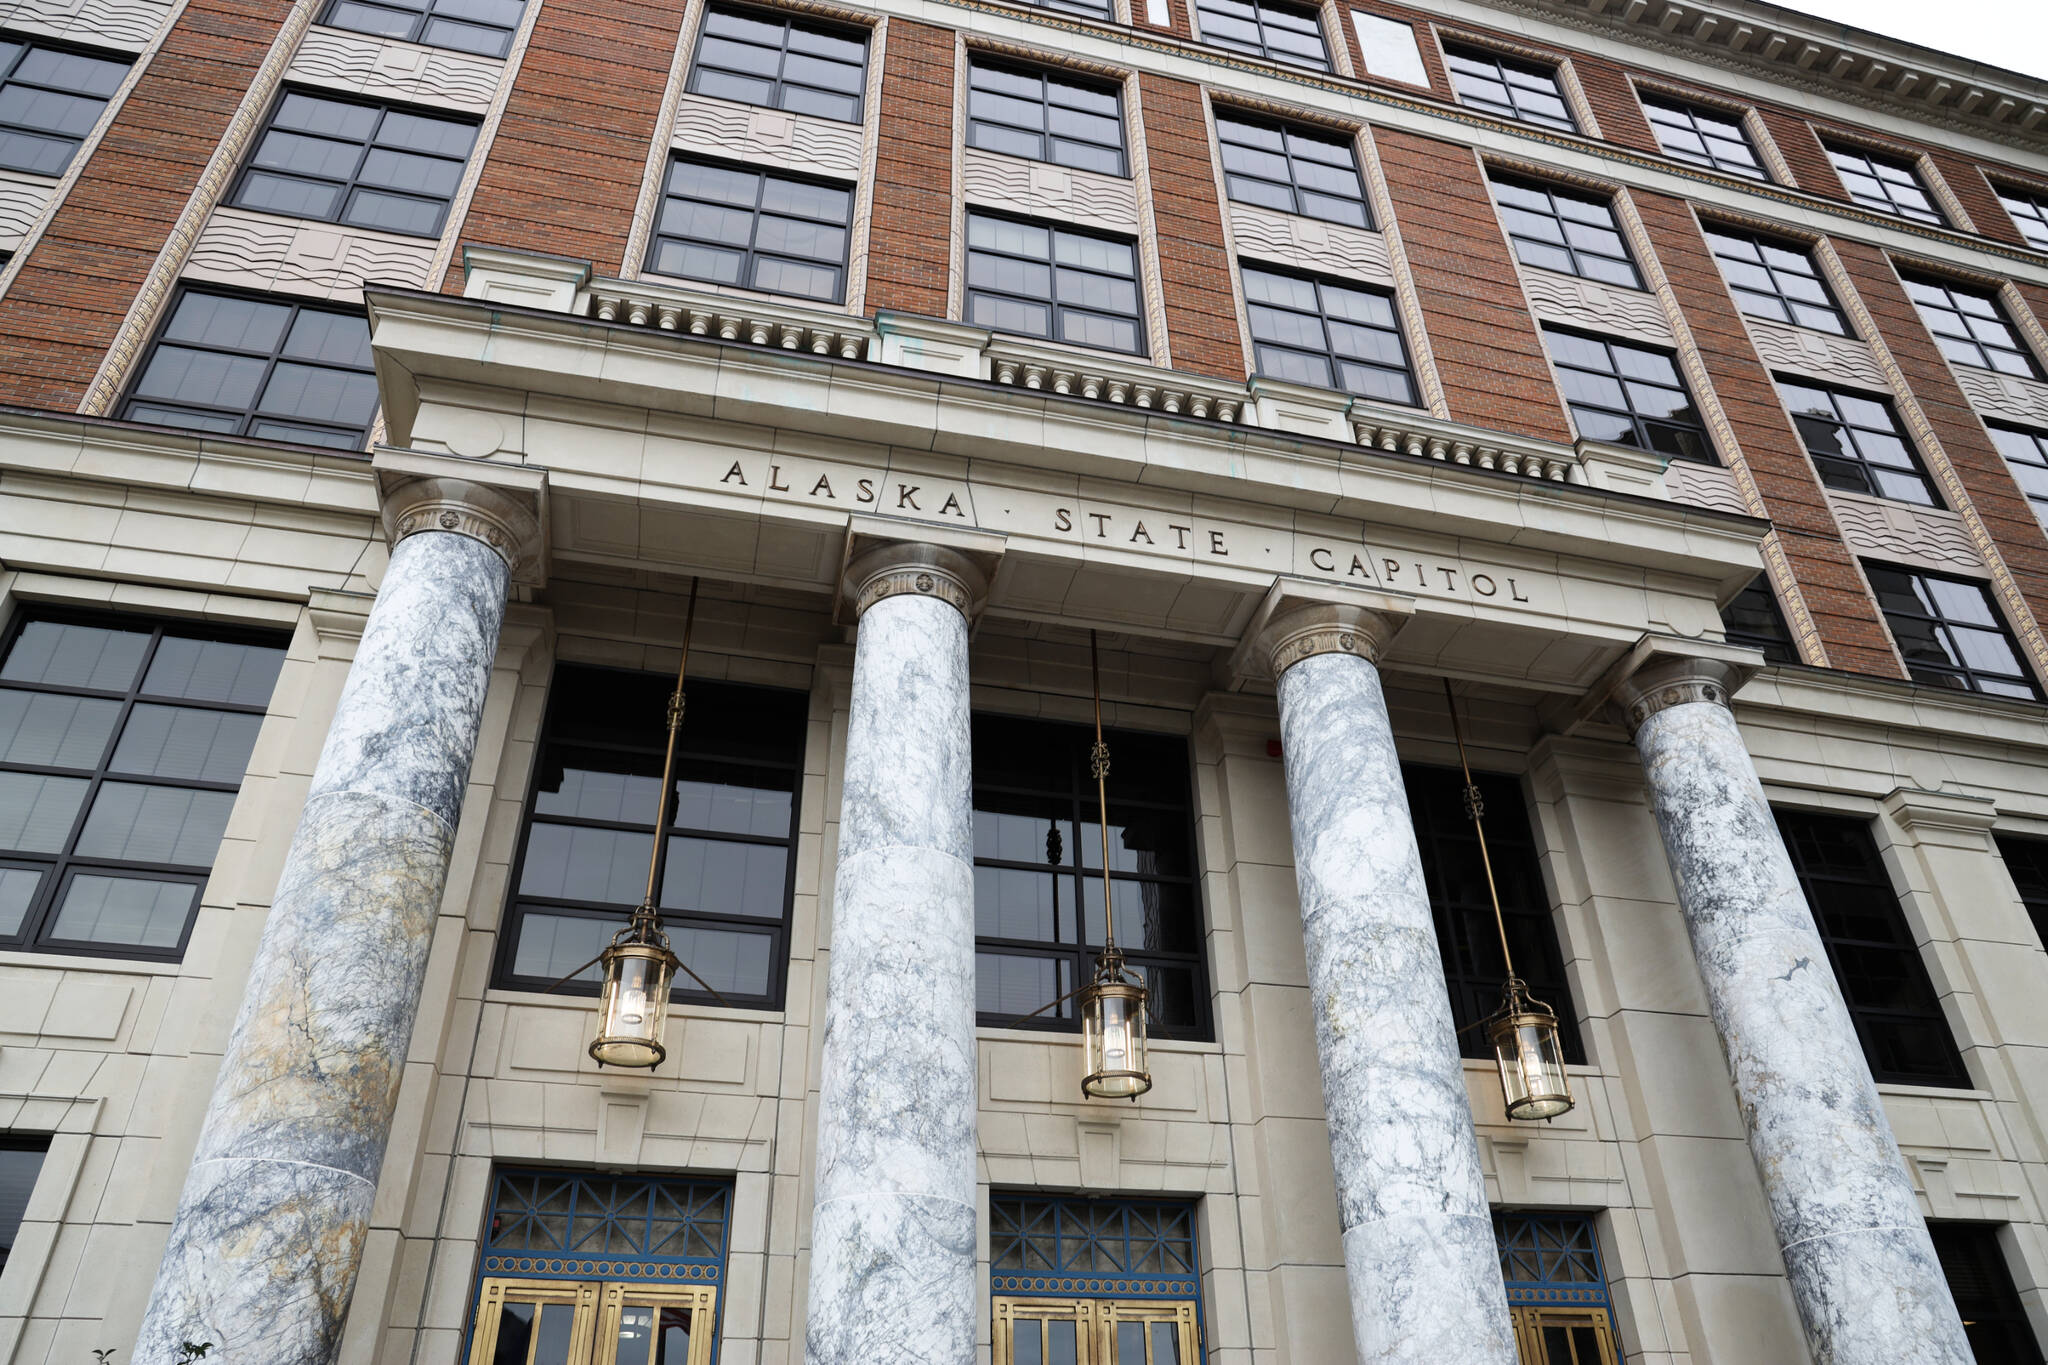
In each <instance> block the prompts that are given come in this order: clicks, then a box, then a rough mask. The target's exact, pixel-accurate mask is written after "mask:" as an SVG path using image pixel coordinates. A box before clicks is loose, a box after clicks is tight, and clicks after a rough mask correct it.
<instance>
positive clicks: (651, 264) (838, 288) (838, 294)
mask: <svg viewBox="0 0 2048 1365" xmlns="http://www.w3.org/2000/svg"><path fill="white" fill-rule="evenodd" d="M678 165H691V166H709V167H713V168H716V169H718V170H723V171H738V172H741V173H743V174H746V175H751V176H753V177H754V204H753V207H752V208H750V209H748V210H747V213H748V214H749V223H748V227H747V244H746V246H745V247H744V248H740V247H734V246H730V245H728V244H727V243H724V242H713V241H710V240H708V239H705V238H701V237H679V236H676V235H675V234H673V233H665V232H663V231H661V217H662V210H663V209H665V208H666V207H667V206H668V204H669V201H671V200H677V201H681V202H695V203H711V202H713V201H711V200H703V199H694V200H693V199H692V197H691V196H689V195H683V194H677V193H675V192H674V191H672V190H671V189H669V179H670V177H671V176H673V175H674V174H675V168H676V167H677V166H678ZM770 180H783V181H787V182H789V183H791V184H798V185H815V186H818V187H819V188H822V189H830V190H836V191H838V192H840V193H843V194H844V195H845V196H846V221H845V222H843V223H834V222H832V221H831V220H829V219H825V218H801V219H797V220H796V221H800V222H807V223H819V224H822V225H824V226H827V227H836V228H838V229H839V231H840V232H841V233H842V234H844V239H843V245H844V248H845V252H844V253H843V254H841V256H840V258H839V260H838V261H837V262H829V261H821V260H818V259H816V258H814V257H808V256H791V255H788V254H787V253H784V252H780V251H763V250H762V249H761V248H760V247H758V246H756V245H755V243H756V242H757V241H759V239H760V236H761V216H762V211H761V200H762V198H763V197H764V196H765V195H766V194H767V192H768V182H769V181H770ZM855 190H856V187H855V186H853V185H849V184H847V183H846V182H844V181H839V180H831V179H827V178H826V177H824V176H816V175H800V174H797V173H795V172H791V171H785V170H783V169H781V168H780V167H771V166H757V165H749V164H747V163H745V162H739V161H726V160H722V159H720V158H718V157H710V156H695V155H692V154H689V153H686V152H671V153H669V157H668V163H667V167H666V169H665V170H663V172H662V182H661V190H660V192H659V194H658V196H657V198H656V199H655V204H654V228H653V230H652V231H651V232H649V234H648V239H647V255H646V258H645V259H646V265H645V267H644V268H645V269H646V271H647V273H648V274H650V275H653V276H656V277H657V278H661V279H671V280H697V279H703V278H704V277H702V276H698V275H672V274H670V273H669V272H668V271H665V270H661V269H659V268H658V267H657V266H656V264H655V262H656V260H657V259H658V258H659V257H660V254H661V247H662V243H664V242H678V243H682V244H685V245H689V244H696V245H700V246H706V247H711V248H714V249H716V250H720V251H738V252H739V253H740V278H739V280H738V281H736V282H728V281H725V280H706V281H705V282H706V283H709V284H716V285H721V286H724V287H726V288H730V289H752V290H755V291H757V292H759V293H764V294H774V295H775V296H776V297H778V298H790V299H808V300H810V301H811V302H813V303H832V304H842V303H844V302H845V301H846V276H847V269H848V257H849V255H850V253H851V252H852V250H853V216H854V212H855V207H854V201H855V198H856V194H855ZM721 207H724V208H730V209H736V208H738V207H739V206H738V205H736V204H724V205H721ZM775 216H776V217H792V216H793V215H788V214H777V215H775ZM763 260H771V261H791V262H794V263H796V264H799V265H803V266H806V267H809V268H812V269H817V270H830V271H831V272H832V279H833V290H832V297H831V298H830V299H820V298H818V297H817V296H815V295H812V294H787V293H783V292H782V291H781V290H774V289H763V288H762V287H761V286H760V285H758V284H756V283H754V279H755V276H756V275H757V273H758V267H759V265H760V263H761V262H762V261H763Z"/></svg>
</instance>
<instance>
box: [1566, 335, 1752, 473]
mask: <svg viewBox="0 0 2048 1365" xmlns="http://www.w3.org/2000/svg"><path fill="white" fill-rule="evenodd" d="M1543 340H1544V343H1545V344H1546V345H1547V346H1548V347H1549V348H1550V361H1551V364H1552V365H1553V366H1554V367H1555V369H1556V370H1557V384H1558V387H1559V388H1561V389H1563V390H1564V397H1565V403H1566V405H1567V406H1568V407H1569V408H1570V409H1571V414H1572V424H1573V425H1574V426H1575V427H1577V428H1578V432H1579V435H1580V436H1581V437H1583V438H1585V439H1587V440H1593V441H1611V442H1613V443H1614V444H1615V445H1621V446H1640V447H1642V448H1643V449H1645V450H1660V451H1662V452H1664V453H1665V454H1666V455H1670V456H1672V457H1673V458H1675V459H1681V460H1697V461H1699V462H1700V463H1701V464H1716V463H1718V461H1717V460H1716V459H1715V458H1714V447H1713V443H1712V442H1711V441H1709V440H1708V438H1707V429H1706V425H1705V423H1703V422H1702V421H1701V420H1700V414H1699V409H1697V408H1695V407H1694V406H1693V401H1692V395H1691V394H1690V393H1689V392H1687V390H1686V387H1685V380H1683V379H1682V378H1680V377H1679V374H1678V363H1677V361H1676V360H1675V359H1674V358H1673V356H1672V354H1671V352H1669V351H1660V350H1655V349H1652V348H1651V347H1648V346H1638V345H1635V344H1634V343H1632V342H1627V341H1616V340H1613V339H1611V338H1608V337H1596V336H1588V335H1586V334H1584V333H1581V332H1567V331H1565V330H1563V329H1562V328H1558V327H1549V326H1546V327H1545V328H1544V329H1543Z"/></svg>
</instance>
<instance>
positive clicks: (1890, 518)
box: [1827, 490, 1985, 575]
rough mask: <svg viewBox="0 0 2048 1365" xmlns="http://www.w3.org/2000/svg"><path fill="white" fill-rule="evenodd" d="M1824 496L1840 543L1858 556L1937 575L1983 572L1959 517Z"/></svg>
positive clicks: (1885, 502) (1849, 495) (1887, 500)
mask: <svg viewBox="0 0 2048 1365" xmlns="http://www.w3.org/2000/svg"><path fill="white" fill-rule="evenodd" d="M1827 498H1828V505H1829V506H1830V507H1832V508H1833V509H1834V512H1835V524H1836V525H1837V526H1839V527H1841V529H1842V539H1843V540H1845V541H1847V542H1848V545H1849V548H1850V549H1852V550H1854V551H1855V552H1856V553H1858V554H1859V555H1872V556H1875V557H1877V558H1879V559H1887V560H1891V561H1893V562H1897V563H1906V564H1911V565H1915V566H1917V567H1919V568H1923V569H1933V570H1935V571H1936V572H1938V573H1963V574H1971V575H1981V574H1983V573H1984V572H1985V567H1984V557H1983V556H1982V555H1981V554H1979V553H1978V552H1977V546H1976V543H1975V542H1974V541H1972V540H1971V539H1970V533H1969V530H1968V528H1966V527H1965V526H1964V525H1963V519H1962V518H1961V517H1959V516H1957V515H1956V514H1955V513H1954V512H1950V511H1948V510H1946V509H1944V508H1939V507H1917V506H1915V505H1913V504H1912V503H1906V502H1894V501H1892V500H1891V499H1890V498H1873V497H1866V496H1863V495H1861V494H1857V493H1843V492H1837V491H1834V490H1830V491H1829V492H1828V495H1827Z"/></svg>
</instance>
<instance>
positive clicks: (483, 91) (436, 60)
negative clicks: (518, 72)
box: [285, 26, 505, 118]
mask: <svg viewBox="0 0 2048 1365" xmlns="http://www.w3.org/2000/svg"><path fill="white" fill-rule="evenodd" d="M504 71H505V63H504V62H502V61H499V60H497V59H495V58H491V57H478V56H474V55H471V54H470V53H466V52H452V51H450V50H448V49H447V48H439V47H424V46H422V45H420V44H418V43H406V42H400V41H398V40H397V39H395V38H377V37H372V36H371V35H369V34H365V33H351V32H348V31H346V30H343V29H336V28H322V27H318V26H315V27H314V28H312V29H310V30H309V31H308V32H307V34H306V36H305V37H304V38H303V39H302V40H300V42H299V46H298V49H297V50H296V51H295V52H293V53H292V61H291V65H290V66H289V67H288V68H287V69H286V71H285V79H286V80H288V81H290V82H292V83H294V84H298V85H312V86H319V87H322V88H324V89H328V90H340V91H344V92H346V93H348V94H352V95H364V96H367V97H369V98H372V99H386V100H399V101H403V102H404V103H407V104H422V105H427V106H429V107H431V108H437V109H452V110H454V111H456V112H458V113H464V114H471V115H474V116H476V117H478V118H481V117H483V116H484V115H485V114H486V113H487V112H489V110H490V107H491V97H492V96H493V95H495V94H496V93H497V90H498V80H499V78H500V77H501V76H502V75H503V74H504Z"/></svg>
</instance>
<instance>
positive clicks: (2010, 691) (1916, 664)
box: [1863, 562, 2041, 701]
mask: <svg viewBox="0 0 2048 1365" xmlns="http://www.w3.org/2000/svg"><path fill="white" fill-rule="evenodd" d="M1863 571H1864V573H1865V575H1867V576H1868V577H1869V579H1870V587H1871V591H1873V592H1875V593H1876V594H1877V605H1878V608H1879V609H1880V610H1881V611H1883V612H1884V619H1885V623H1886V624H1887V625H1889V626H1890V627H1891V631H1892V639H1893V640H1894V641H1896V642H1897V644H1898V646H1899V653H1900V654H1901V655H1903V656H1904V657H1905V660H1906V671H1907V672H1908V673H1909V674H1911V675H1912V678H1913V681H1914V682H1917V683H1925V684H1926V685H1927V686H1929V687H1946V688H1951V689H1953V690H1955V691H1958V692H1984V693H1988V694H1990V695H1992V696H1995V697H2024V698H2027V699H2029V700H2034V701H2038V700H2040V698H2041V688H2040V685H2039V684H2037V683H2036V682H2035V681H2034V678H2033V675H2032V674H2030V673H2029V672H2028V671H2027V666H2026V664H2025V663H2024V662H2022V661H2021V658H2020V650H2019V646H2018V644H2016V643H2015V642H2014V640H2013V637H2012V632H2011V631H2010V630H2009V629H2007V628H2006V624H2005V622H2004V620H2002V619H2001V618H2000V617H1999V614H1998V608H1997V606H1996V605H1995V604H1994V603H1993V602H1992V600H1991V589H1990V588H1989V587H1987V586H1985V585H1984V584H1982V583H1979V582H1976V581H1974V580H1972V579H1968V578H1950V577H1949V576H1948V575H1946V574H1936V573H1928V572H1927V571H1926V570H1924V569H1901V568H1897V567H1895V566H1893V565H1889V564H1872V563H1868V562H1866V563H1865V564H1864V566H1863Z"/></svg>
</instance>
